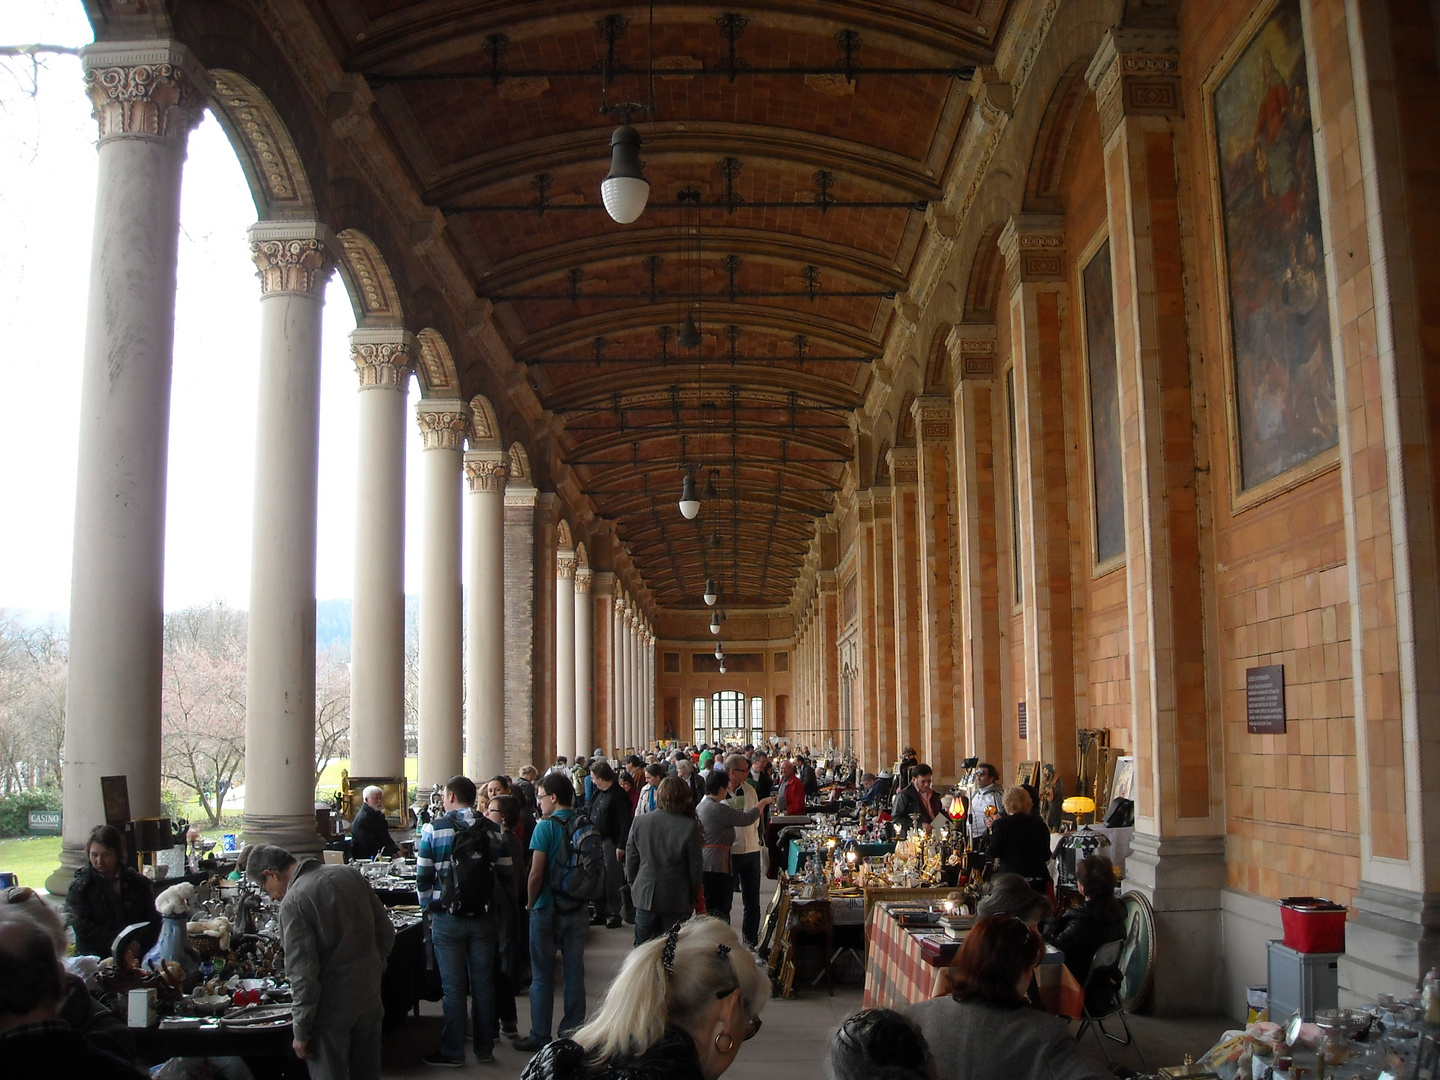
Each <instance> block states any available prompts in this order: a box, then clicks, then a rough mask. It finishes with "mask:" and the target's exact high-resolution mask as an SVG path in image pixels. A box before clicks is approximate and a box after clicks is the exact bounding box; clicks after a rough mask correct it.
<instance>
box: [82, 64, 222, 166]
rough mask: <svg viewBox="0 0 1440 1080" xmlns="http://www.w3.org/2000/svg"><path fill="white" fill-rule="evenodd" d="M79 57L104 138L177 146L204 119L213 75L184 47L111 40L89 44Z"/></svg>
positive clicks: (92, 111) (87, 91)
mask: <svg viewBox="0 0 1440 1080" xmlns="http://www.w3.org/2000/svg"><path fill="white" fill-rule="evenodd" d="M80 56H81V63H82V64H83V65H84V69H85V93H86V95H87V96H88V97H89V98H90V107H91V115H92V116H94V117H95V121H96V123H97V124H98V125H99V128H100V142H102V143H104V142H106V141H107V140H110V139H151V140H154V141H157V142H165V143H170V144H171V145H176V146H178V145H182V144H183V143H184V142H185V140H186V138H187V137H188V136H189V134H190V130H191V128H193V127H194V126H195V125H196V124H198V123H199V122H200V117H201V115H202V114H203V113H204V111H205V102H206V101H207V100H208V99H209V96H210V86H211V84H210V77H209V76H208V75H207V74H206V73H205V71H204V69H202V68H201V67H200V65H199V64H197V63H195V61H194V59H193V58H192V57H191V56H190V52H189V50H188V49H186V48H185V46H183V45H180V44H177V43H174V42H168V41H152V42H123V41H120V42H109V43H107V44H103V45H100V44H97V45H91V46H87V47H86V48H85V49H82V50H81V53H80Z"/></svg>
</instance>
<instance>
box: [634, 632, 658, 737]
mask: <svg viewBox="0 0 1440 1080" xmlns="http://www.w3.org/2000/svg"><path fill="white" fill-rule="evenodd" d="M641 647H642V648H643V650H644V652H643V654H642V657H641V661H642V662H641V665H640V672H641V677H642V678H643V679H644V680H645V697H644V700H645V715H644V718H643V719H642V721H641V725H640V742H639V744H638V746H639V748H643V747H646V746H649V745H650V743H651V741H652V740H653V739H654V738H655V727H656V724H655V631H654V630H653V629H652V628H651V626H650V624H649V623H648V622H647V623H646V624H645V637H644V638H643V639H642V641H641Z"/></svg>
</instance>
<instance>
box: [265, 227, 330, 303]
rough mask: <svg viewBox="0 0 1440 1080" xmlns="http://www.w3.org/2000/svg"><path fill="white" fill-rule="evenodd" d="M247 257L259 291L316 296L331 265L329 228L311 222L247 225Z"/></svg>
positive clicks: (328, 274)
mask: <svg viewBox="0 0 1440 1080" xmlns="http://www.w3.org/2000/svg"><path fill="white" fill-rule="evenodd" d="M250 257H251V258H252V259H254V260H255V269H256V276H257V277H258V278H259V279H260V293H261V295H262V296H269V295H270V294H272V293H304V294H306V295H308V296H319V295H320V291H321V290H322V289H323V288H324V287H325V280H326V279H327V278H328V277H329V276H330V271H331V270H332V269H334V267H335V260H334V258H333V256H331V254H330V230H329V229H327V228H326V227H325V226H324V225H319V224H316V223H315V222H294V223H291V222H280V221H263V222H261V223H260V224H258V225H252V226H250Z"/></svg>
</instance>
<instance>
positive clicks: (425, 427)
mask: <svg viewBox="0 0 1440 1080" xmlns="http://www.w3.org/2000/svg"><path fill="white" fill-rule="evenodd" d="M415 423H416V424H417V425H419V428H420V441H421V443H422V444H423V445H424V447H425V449H426V450H462V449H464V447H465V432H466V430H467V429H468V428H469V426H470V410H469V409H467V408H466V407H465V403H464V402H463V401H422V402H420V404H419V406H418V407H417V408H416V410H415Z"/></svg>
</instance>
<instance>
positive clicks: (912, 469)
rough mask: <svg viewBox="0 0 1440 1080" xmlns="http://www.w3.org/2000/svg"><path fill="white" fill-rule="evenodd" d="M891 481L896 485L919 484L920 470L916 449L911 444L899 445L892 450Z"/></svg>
mask: <svg viewBox="0 0 1440 1080" xmlns="http://www.w3.org/2000/svg"><path fill="white" fill-rule="evenodd" d="M889 456H890V482H891V483H892V484H894V485H895V486H896V487H900V486H902V485H906V484H918V483H919V482H920V472H919V469H918V468H917V466H916V464H915V450H914V448H913V447H909V446H897V447H895V448H894V449H893V450H891V451H890V455H889Z"/></svg>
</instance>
